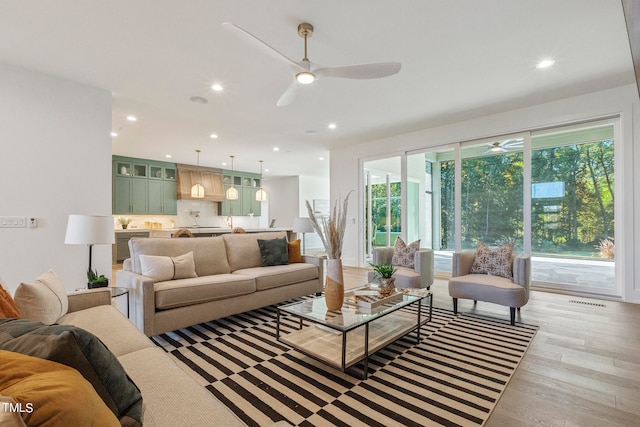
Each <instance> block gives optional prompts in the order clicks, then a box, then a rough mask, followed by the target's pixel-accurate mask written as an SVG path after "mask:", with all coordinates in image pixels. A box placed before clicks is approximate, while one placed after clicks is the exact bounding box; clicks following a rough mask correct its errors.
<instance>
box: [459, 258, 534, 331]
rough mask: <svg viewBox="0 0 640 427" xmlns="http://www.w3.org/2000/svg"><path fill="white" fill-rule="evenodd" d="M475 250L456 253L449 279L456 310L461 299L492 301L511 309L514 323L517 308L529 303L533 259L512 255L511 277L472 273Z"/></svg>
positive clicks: (513, 322) (512, 322)
mask: <svg viewBox="0 0 640 427" xmlns="http://www.w3.org/2000/svg"><path fill="white" fill-rule="evenodd" d="M475 255H476V252H475V251H465V252H456V253H454V254H453V268H452V273H451V279H450V280H449V295H450V296H451V297H452V298H453V311H454V313H457V312H458V298H465V299H472V300H474V301H484V302H491V303H494V304H500V305H505V306H507V307H509V309H510V318H511V324H512V325H514V324H515V315H516V308H517V309H518V310H520V307H522V306H523V305H525V304H526V303H527V301H529V286H530V282H531V258H530V257H529V255H515V254H514V255H512V256H511V264H512V277H510V278H506V277H500V276H494V275H489V274H476V273H471V266H472V265H473V261H474V258H475Z"/></svg>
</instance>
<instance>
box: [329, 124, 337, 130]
mask: <svg viewBox="0 0 640 427" xmlns="http://www.w3.org/2000/svg"><path fill="white" fill-rule="evenodd" d="M328 127H329V129H335V128H337V127H338V126H337V125H336V124H335V123H329V126H328Z"/></svg>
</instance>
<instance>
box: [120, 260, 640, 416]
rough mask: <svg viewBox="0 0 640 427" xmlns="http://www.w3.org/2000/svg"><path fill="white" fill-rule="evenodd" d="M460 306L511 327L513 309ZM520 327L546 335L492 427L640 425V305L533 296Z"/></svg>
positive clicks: (441, 291) (538, 339)
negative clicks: (526, 325)
mask: <svg viewBox="0 0 640 427" xmlns="http://www.w3.org/2000/svg"><path fill="white" fill-rule="evenodd" d="M120 268H122V266H121V265H115V266H114V274H113V276H112V277H113V278H114V280H115V270H116V269H120ZM366 271H367V270H366V269H360V268H354V267H345V269H344V279H345V285H346V286H345V287H346V288H352V287H356V286H359V285H361V284H362V283H364V282H365V281H366ZM431 289H432V291H433V293H434V300H433V304H434V306H435V307H441V308H447V309H452V303H451V298H450V297H449V293H448V290H447V281H446V280H443V279H436V282H435V283H434V285H433V286H432V288H431ZM458 305H459V307H458V308H459V311H463V312H473V313H477V314H483V315H486V316H491V317H497V318H502V319H505V320H506V321H508V319H509V309H508V308H507V307H502V306H498V305H495V304H489V303H483V302H478V303H477V304H476V305H475V306H474V304H473V301H466V300H460V301H459V303H458ZM516 321H518V322H523V323H529V324H532V325H537V326H539V328H540V329H539V330H538V333H537V334H536V336H535V338H534V340H533V342H532V343H531V346H530V348H529V350H528V351H527V353H526V354H525V356H524V358H523V360H522V362H521V364H520V366H519V367H518V370H517V371H516V373H515V375H514V377H513V378H512V379H511V381H510V382H509V385H508V386H507V389H506V391H505V392H504V394H503V395H502V397H501V398H500V401H499V403H498V406H497V407H496V409H495V410H494V411H493V413H492V414H491V417H490V418H489V421H488V422H487V424H486V426H487V427H505V426H508V427H511V426H562V427H588V426H638V425H640V305H636V304H628V303H621V302H615V301H605V300H597V299H590V298H582V297H573V296H568V295H561V294H553V293H548V292H538V291H532V293H531V298H530V299H529V303H528V304H527V305H526V306H524V307H523V308H522V310H521V311H520V313H519V314H518V315H517V317H516Z"/></svg>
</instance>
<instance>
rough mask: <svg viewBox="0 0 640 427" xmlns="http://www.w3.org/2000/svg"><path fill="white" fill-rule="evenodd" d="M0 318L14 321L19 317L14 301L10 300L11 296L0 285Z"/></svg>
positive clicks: (0, 284)
mask: <svg viewBox="0 0 640 427" xmlns="http://www.w3.org/2000/svg"><path fill="white" fill-rule="evenodd" d="M0 317H4V318H7V317H13V318H16V319H17V318H20V317H21V316H20V311H19V310H18V307H16V303H15V301H14V300H13V298H11V294H10V293H9V292H7V290H6V289H5V288H3V287H2V283H0Z"/></svg>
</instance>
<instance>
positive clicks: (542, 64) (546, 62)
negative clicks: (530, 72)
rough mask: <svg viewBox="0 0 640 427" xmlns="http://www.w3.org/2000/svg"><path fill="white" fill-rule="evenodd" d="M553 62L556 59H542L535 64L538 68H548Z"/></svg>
mask: <svg viewBox="0 0 640 427" xmlns="http://www.w3.org/2000/svg"><path fill="white" fill-rule="evenodd" d="M555 63H556V61H554V60H553V59H543V60H542V61H540V62H538V63H537V64H536V68H537V69H539V70H540V69H543V68H549V67H551V66H552V65H553V64H555Z"/></svg>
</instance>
